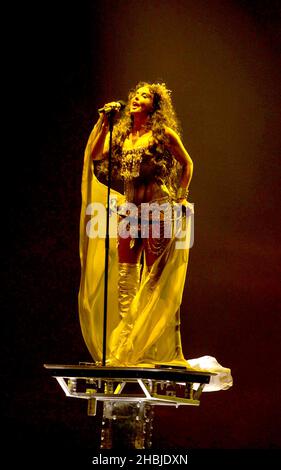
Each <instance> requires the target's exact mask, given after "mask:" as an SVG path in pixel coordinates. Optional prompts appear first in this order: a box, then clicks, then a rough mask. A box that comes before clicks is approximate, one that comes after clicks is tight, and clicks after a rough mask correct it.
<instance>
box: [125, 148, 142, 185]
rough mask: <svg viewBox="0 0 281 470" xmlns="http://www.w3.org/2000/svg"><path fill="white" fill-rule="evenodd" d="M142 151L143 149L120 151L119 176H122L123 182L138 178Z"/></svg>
mask: <svg viewBox="0 0 281 470" xmlns="http://www.w3.org/2000/svg"><path fill="white" fill-rule="evenodd" d="M144 151H145V149H144V147H138V148H135V149H130V150H123V151H122V160H121V170H120V174H121V176H123V178H124V180H125V181H128V180H131V179H133V178H137V177H138V176H139V174H140V165H141V161H142V157H143V154H144Z"/></svg>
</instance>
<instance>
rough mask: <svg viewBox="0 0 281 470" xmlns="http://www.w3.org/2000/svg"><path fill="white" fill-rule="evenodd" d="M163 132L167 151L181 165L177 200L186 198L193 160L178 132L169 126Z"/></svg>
mask: <svg viewBox="0 0 281 470" xmlns="http://www.w3.org/2000/svg"><path fill="white" fill-rule="evenodd" d="M165 132H166V135H167V137H168V144H167V145H168V148H169V151H170V152H171V153H172V155H173V156H174V157H175V158H176V160H178V162H180V163H181V165H182V174H181V179H180V188H179V190H178V200H184V199H186V198H187V193H188V187H189V185H190V181H191V178H192V174H193V162H192V160H191V157H190V155H189V154H188V152H187V150H186V148H185V147H184V145H183V143H182V141H181V139H180V137H179V136H178V134H177V133H176V132H175V131H173V130H172V129H171V128H170V127H166V129H165Z"/></svg>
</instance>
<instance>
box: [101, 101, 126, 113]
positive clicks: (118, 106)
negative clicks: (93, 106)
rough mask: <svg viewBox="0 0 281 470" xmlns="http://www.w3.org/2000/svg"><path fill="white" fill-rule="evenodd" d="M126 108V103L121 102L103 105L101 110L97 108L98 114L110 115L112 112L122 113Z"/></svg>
mask: <svg viewBox="0 0 281 470" xmlns="http://www.w3.org/2000/svg"><path fill="white" fill-rule="evenodd" d="M125 106H126V103H125V102H124V101H122V100H118V101H114V102H112V103H108V104H105V105H104V107H103V108H99V109H98V112H99V113H105V114H108V113H111V112H112V111H117V112H119V111H122V109H124V108H125Z"/></svg>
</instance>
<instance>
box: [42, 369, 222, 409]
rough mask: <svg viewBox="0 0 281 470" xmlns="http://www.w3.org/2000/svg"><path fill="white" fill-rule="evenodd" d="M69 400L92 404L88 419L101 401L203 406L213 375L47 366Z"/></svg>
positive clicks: (189, 371)
mask: <svg viewBox="0 0 281 470" xmlns="http://www.w3.org/2000/svg"><path fill="white" fill-rule="evenodd" d="M44 367H45V369H47V370H48V371H49V372H50V374H51V375H52V376H53V377H54V378H55V379H56V380H57V382H58V383H59V385H60V386H61V388H62V390H63V391H64V393H65V395H66V396H67V397H72V398H82V399H86V400H88V415H89V416H95V414H96V406H97V402H98V401H102V402H104V401H111V402H112V401H114V402H138V403H142V402H145V403H146V404H149V405H158V406H175V407H176V408H177V407H178V406H182V405H191V406H198V405H199V404H200V396H201V393H202V391H203V389H204V386H205V385H206V384H208V383H209V381H210V377H211V375H213V374H212V373H211V372H202V371H197V370H192V369H191V370H190V369H186V368H177V367H170V366H168V365H167V366H159V367H155V368H141V367H139V368H138V367H97V366H95V365H93V364H87V363H82V364H81V363H80V364H79V365H58V364H45V365H44Z"/></svg>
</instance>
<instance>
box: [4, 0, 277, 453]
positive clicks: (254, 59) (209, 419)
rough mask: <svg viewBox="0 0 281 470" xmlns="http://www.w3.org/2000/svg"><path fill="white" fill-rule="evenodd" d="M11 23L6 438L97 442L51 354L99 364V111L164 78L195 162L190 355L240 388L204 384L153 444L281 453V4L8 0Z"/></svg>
mask: <svg viewBox="0 0 281 470" xmlns="http://www.w3.org/2000/svg"><path fill="white" fill-rule="evenodd" d="M7 21H8V22H9V25H10V27H9V30H8V33H7V37H6V40H7V44H9V45H10V47H9V52H8V57H9V62H8V66H7V68H6V69H5V74H6V73H7V76H8V80H9V82H10V84H11V85H12V92H11V93H10V94H9V93H8V92H7V93H6V90H5V89H3V90H2V91H3V95H4V96H5V95H8V99H9V100H10V99H11V101H10V102H11V106H10V111H11V113H10V115H9V124H10V128H11V137H10V140H9V147H10V151H9V153H8V154H7V157H6V160H7V161H8V164H9V169H8V172H7V176H8V177H11V183H10V190H9V192H8V193H7V200H8V201H11V205H10V211H9V217H8V242H9V243H8V245H6V246H5V247H4V248H3V252H4V254H5V272H6V273H7V275H5V280H8V286H7V287H5V288H4V294H6V296H7V297H6V298H5V300H4V308H3V311H2V314H3V316H4V318H5V320H6V319H7V320H8V321H7V322H6V321H5V328H4V330H3V331H4V342H3V344H4V350H3V352H2V359H3V367H4V366H7V375H8V379H9V380H8V382H7V386H5V387H4V391H5V395H6V398H7V404H6V405H5V410H4V414H5V416H6V418H7V425H6V427H5V430H6V432H5V434H6V435H7V437H8V444H9V447H10V448H11V449H13V448H14V447H16V448H17V447H19V448H21V449H24V452H25V454H26V459H27V461H28V462H30V461H31V456H32V455H33V454H34V451H35V450H36V449H37V448H39V449H44V451H43V453H41V455H44V454H46V453H47V454H50V453H51V455H52V453H53V452H55V451H56V450H57V448H60V447H62V448H63V449H64V451H63V452H66V451H65V449H72V450H78V451H79V452H82V454H83V452H86V451H85V449H93V450H94V449H97V448H98V431H97V426H96V422H95V419H92V418H90V417H87V413H86V404H85V403H84V401H82V400H81V401H80V400H75V399H67V398H66V397H65V396H64V395H63V392H62V390H61V389H60V387H59V386H58V384H57V383H56V382H55V381H54V379H52V378H50V377H49V376H48V374H46V373H45V371H44V369H43V364H44V363H61V364H63V363H67V364H71V363H78V362H79V361H90V360H91V358H90V356H89V353H88V352H87V350H86V346H85V344H84V342H83V339H82V335H81V332H80V325H79V320H78V312H77V294H78V288H79V277H80V265H79V253H78V230H79V212H80V202H81V200H80V180H81V170H82V159H83V151H84V147H85V144H86V141H87V138H88V135H89V133H90V131H91V129H92V126H93V124H94V122H95V120H96V119H97V108H99V107H101V106H102V105H103V104H104V102H106V101H110V100H113V99H126V95H127V91H128V89H129V88H131V87H132V86H134V85H135V83H136V82H138V81H139V80H150V81H152V80H157V81H160V80H164V81H165V82H166V83H167V85H168V87H169V88H171V89H172V90H173V99H174V104H175V107H176V110H177V113H178V116H179V118H180V120H181V122H182V127H183V140H184V143H185V145H186V147H187V149H188V151H189V153H190V155H191V157H192V158H193V161H194V177H193V181H192V185H191V193H190V200H191V201H192V202H194V204H195V243H194V246H193V248H192V249H191V252H190V263H189V268H188V277H187V283H186V288H185V292H184V300H183V305H182V338H183V345H184V351H185V355H186V357H188V358H192V357H198V356H202V355H205V354H209V355H212V356H215V357H216V358H217V360H218V361H219V362H220V363H221V364H223V365H225V366H228V367H230V368H231V369H232V373H233V378H234V386H233V388H232V389H230V390H228V391H221V392H216V393H209V394H207V393H205V394H203V396H202V399H201V405H200V407H199V408H192V407H191V408H179V409H178V410H174V409H168V408H167V409H162V408H159V409H158V411H157V417H156V420H155V438H154V446H155V448H156V447H158V448H163V449H165V448H166V449H168V448H172V447H178V448H181V449H204V448H207V449H219V450H221V451H222V449H255V450H258V449H278V448H280V431H279V429H280V422H279V419H280V371H279V369H278V368H279V364H280V361H279V360H278V359H279V354H280V330H279V328H278V326H279V325H280V320H279V318H280V293H281V292H280V243H278V232H279V225H280V224H279V221H280V213H279V205H280V175H279V170H280V148H281V146H280V140H281V137H280V135H281V134H280V42H281V41H280V3H279V2H277V1H276V2H275V1H269V2H268V1H252V2H246V1H242V0H240V1H239V0H235V1H234V0H233V1H231V0H229V1H227V0H225V1H223V0H222V1H218V0H214V1H210V2H209V1H203V0H199V1H196V2H194V1H191V0H185V1H184V0H173V1H167V0H162V1H160V0H151V1H148V0H142V1H141V0H140V1H135V0H133V1H132V0H130V1H129V0H123V1H122V0H115V1H114V0H104V1H92V2H91V1H84V2H40V4H39V3H38V4H37V5H36V4H33V5H24V6H21V7H20V6H19V5H17V4H15V3H13V4H12V5H11V10H10V12H9V13H8V16H7ZM5 97H7V96H5ZM5 174H6V173H5ZM5 174H4V179H5ZM278 418H279V419H278ZM11 452H12V453H11V456H13V457H14V453H13V452H14V451H13V450H11ZM20 455H21V454H20Z"/></svg>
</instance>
